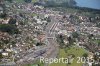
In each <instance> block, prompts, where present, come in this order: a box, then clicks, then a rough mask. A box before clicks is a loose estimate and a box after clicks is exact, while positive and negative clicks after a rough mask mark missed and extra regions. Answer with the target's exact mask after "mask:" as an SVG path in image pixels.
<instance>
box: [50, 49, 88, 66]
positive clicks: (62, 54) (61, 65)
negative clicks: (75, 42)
mask: <svg viewBox="0 0 100 66" xmlns="http://www.w3.org/2000/svg"><path fill="white" fill-rule="evenodd" d="M65 51H66V52H65ZM84 53H87V52H86V51H85V50H84V49H82V48H79V47H70V48H66V49H60V51H59V58H62V57H63V58H67V57H68V55H70V54H74V55H75V58H74V61H73V63H72V64H69V65H68V64H64V63H53V64H50V66H67V65H68V66H82V63H80V64H78V63H77V60H78V59H77V57H82V55H83V54H84Z"/></svg>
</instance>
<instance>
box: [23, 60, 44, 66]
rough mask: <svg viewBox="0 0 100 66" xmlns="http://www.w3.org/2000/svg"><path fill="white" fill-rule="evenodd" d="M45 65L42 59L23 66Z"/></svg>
mask: <svg viewBox="0 0 100 66" xmlns="http://www.w3.org/2000/svg"><path fill="white" fill-rule="evenodd" d="M37 65H39V66H44V63H40V61H36V62H35V63H34V64H27V65H23V66H37Z"/></svg>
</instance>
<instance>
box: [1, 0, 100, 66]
mask: <svg viewBox="0 0 100 66" xmlns="http://www.w3.org/2000/svg"><path fill="white" fill-rule="evenodd" d="M8 1H11V0H8ZM8 1H7V0H0V66H100V10H97V11H96V13H95V11H94V12H92V11H85V10H83V11H82V10H78V9H74V8H73V9H72V8H70V7H69V8H68V9H63V8H61V7H45V6H43V5H40V3H35V4H33V3H25V2H24V3H23V2H22V3H19V2H17V1H16V0H14V1H13V2H8ZM18 1H20V0H18ZM26 1H27V0H26ZM33 1H35V0H33ZM40 1H42V0H39V2H40ZM42 3H44V1H43V2H42ZM40 57H44V58H49V59H50V58H68V59H71V58H74V61H73V63H70V62H68V63H45V62H43V63H40V62H39V58H40ZM79 57H80V59H81V61H80V60H79ZM64 60H66V59H64ZM78 60H79V62H80V63H77V62H78Z"/></svg>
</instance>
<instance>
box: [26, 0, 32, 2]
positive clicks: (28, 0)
mask: <svg viewBox="0 0 100 66" xmlns="http://www.w3.org/2000/svg"><path fill="white" fill-rule="evenodd" d="M24 1H25V2H26V3H31V2H32V0H24Z"/></svg>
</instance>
